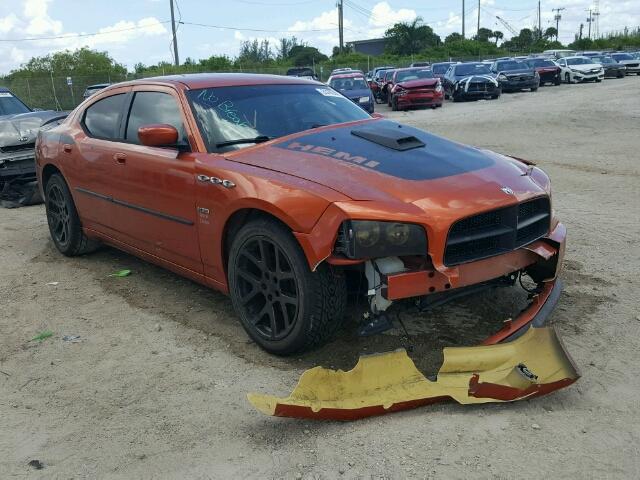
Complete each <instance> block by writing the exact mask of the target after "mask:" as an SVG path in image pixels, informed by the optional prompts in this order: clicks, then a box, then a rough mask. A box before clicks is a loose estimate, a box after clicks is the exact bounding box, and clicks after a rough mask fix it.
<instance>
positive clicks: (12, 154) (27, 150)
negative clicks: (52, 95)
mask: <svg viewBox="0 0 640 480" xmlns="http://www.w3.org/2000/svg"><path fill="white" fill-rule="evenodd" d="M66 116H67V112H54V111H37V112H28V113H21V114H17V115H6V116H2V117H0V205H2V206H3V207H6V208H15V207H19V206H24V205H33V204H36V203H40V202H41V201H42V199H41V198H40V193H39V190H38V185H37V180H36V164H35V141H36V136H37V134H38V132H39V131H41V130H43V129H49V128H52V127H54V126H56V125H58V124H59V123H60V122H61V121H63V120H64V119H65V118H66Z"/></svg>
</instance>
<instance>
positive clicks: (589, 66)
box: [568, 63, 602, 72]
mask: <svg viewBox="0 0 640 480" xmlns="http://www.w3.org/2000/svg"><path fill="white" fill-rule="evenodd" d="M568 67H569V68H571V69H573V70H579V71H581V72H590V71H591V70H595V69H599V68H600V67H602V65H600V64H599V63H585V64H582V65H568Z"/></svg>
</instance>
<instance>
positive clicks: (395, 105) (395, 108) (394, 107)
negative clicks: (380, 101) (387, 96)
mask: <svg viewBox="0 0 640 480" xmlns="http://www.w3.org/2000/svg"><path fill="white" fill-rule="evenodd" d="M389 103H390V104H391V105H390V106H391V110H393V111H394V112H397V111H398V99H397V98H395V97H391V101H390V102H389Z"/></svg>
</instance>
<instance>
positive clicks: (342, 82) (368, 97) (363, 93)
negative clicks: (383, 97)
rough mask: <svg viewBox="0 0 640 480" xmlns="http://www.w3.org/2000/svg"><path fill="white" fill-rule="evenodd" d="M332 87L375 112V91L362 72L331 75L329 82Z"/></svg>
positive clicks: (369, 110) (365, 108) (368, 110)
mask: <svg viewBox="0 0 640 480" xmlns="http://www.w3.org/2000/svg"><path fill="white" fill-rule="evenodd" d="M327 83H328V84H329V86H330V87H332V88H333V89H335V90H338V91H339V92H340V93H342V94H343V95H344V96H345V97H347V98H348V99H349V100H351V101H352V102H353V103H355V104H357V105H358V106H360V107H361V108H363V109H364V110H366V111H367V112H369V113H373V110H374V104H375V102H374V100H373V93H372V92H371V89H370V88H369V84H368V83H367V80H366V79H365V78H364V75H363V74H362V73H358V72H347V73H339V74H337V75H332V76H331V77H329V81H328V82H327Z"/></svg>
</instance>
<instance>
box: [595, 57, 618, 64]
mask: <svg viewBox="0 0 640 480" xmlns="http://www.w3.org/2000/svg"><path fill="white" fill-rule="evenodd" d="M591 58H593V60H594V61H595V62H598V63H617V62H616V61H615V60H614V59H613V58H611V57H591Z"/></svg>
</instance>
